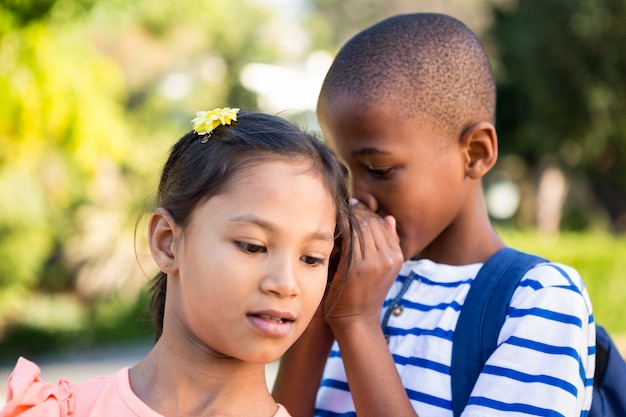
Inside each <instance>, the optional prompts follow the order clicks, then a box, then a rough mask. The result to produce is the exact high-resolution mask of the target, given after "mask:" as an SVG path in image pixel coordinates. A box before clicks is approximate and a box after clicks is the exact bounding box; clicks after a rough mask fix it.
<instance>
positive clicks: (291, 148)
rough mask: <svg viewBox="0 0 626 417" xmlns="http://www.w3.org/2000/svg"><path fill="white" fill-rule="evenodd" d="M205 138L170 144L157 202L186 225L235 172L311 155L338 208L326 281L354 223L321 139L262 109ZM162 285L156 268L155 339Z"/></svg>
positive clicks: (337, 168) (348, 250)
mask: <svg viewBox="0 0 626 417" xmlns="http://www.w3.org/2000/svg"><path fill="white" fill-rule="evenodd" d="M203 138H204V136H200V135H198V134H196V133H194V132H189V133H187V134H186V135H185V136H183V137H182V138H181V139H180V140H179V141H178V142H177V143H176V144H175V145H174V146H173V147H172V150H171V152H170V155H169V157H168V159H167V162H166V163H165V166H164V167H163V172H162V174H161V180H160V183H159V188H158V193H157V198H156V205H157V207H163V208H164V209H166V210H167V211H168V212H169V213H170V215H171V216H172V218H173V219H174V221H175V222H176V223H177V224H178V225H180V226H182V227H183V228H184V227H186V226H187V225H188V223H189V221H190V218H191V214H192V212H193V210H194V209H195V208H196V207H197V206H198V205H199V204H200V203H202V202H204V201H205V200H206V199H208V198H210V197H212V196H214V195H217V194H219V193H220V192H221V191H223V190H224V188H225V187H226V185H227V184H228V182H229V180H230V179H231V178H232V177H233V176H234V175H235V174H236V173H238V172H239V171H240V170H242V169H245V168H246V167H248V166H250V165H251V164H253V163H255V162H259V161H264V160H271V159H275V158H286V159H292V158H293V159H305V160H309V161H310V162H311V169H312V170H313V171H314V172H318V173H319V175H320V176H321V177H322V179H323V181H324V182H325V185H326V187H327V189H328V191H329V192H330V194H331V195H332V196H333V199H334V201H335V204H336V207H337V223H336V228H335V247H334V249H333V253H332V254H331V259H330V264H329V265H330V266H329V275H328V276H329V283H330V281H331V279H332V276H333V275H334V273H335V272H336V270H337V265H338V262H339V258H340V255H341V253H342V242H343V243H344V244H345V247H344V255H345V256H346V260H347V262H348V263H349V260H350V259H351V257H352V243H351V242H352V239H351V236H352V233H353V231H354V228H355V223H354V220H353V218H352V214H351V210H350V205H349V195H348V191H347V188H346V184H345V179H346V170H345V167H343V165H341V163H340V162H339V161H338V159H337V158H336V157H335V155H334V154H333V153H332V152H331V151H330V150H329V149H328V148H327V147H326V146H325V145H324V144H323V143H322V142H321V141H320V140H318V139H317V138H315V137H314V136H312V135H310V134H308V133H305V132H303V131H301V130H300V129H298V128H297V127H296V126H294V125H293V124H292V123H290V122H289V121H287V120H285V119H283V118H281V117H278V116H272V115H269V114H264V113H256V112H243V111H242V112H240V113H239V114H238V117H237V121H234V122H232V124H231V125H227V126H218V127H217V128H216V129H215V130H213V132H211V134H210V137H209V138H208V140H206V142H203ZM312 209H313V210H314V209H315V208H312ZM346 265H348V264H346ZM345 278H346V276H345V274H344V277H343V279H344V280H345ZM166 287H167V274H165V273H164V272H159V273H158V274H157V275H156V276H155V277H154V278H153V279H152V281H151V287H150V288H151V293H152V294H151V295H152V299H151V303H150V310H151V315H152V320H153V322H154V325H155V327H156V339H157V340H158V339H159V337H160V336H161V333H162V331H163V315H164V310H165V297H166Z"/></svg>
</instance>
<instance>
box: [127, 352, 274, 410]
mask: <svg viewBox="0 0 626 417" xmlns="http://www.w3.org/2000/svg"><path fill="white" fill-rule="evenodd" d="M180 347H181V346H180V345H178V346H177V347H176V349H172V348H171V346H168V343H167V342H165V341H163V340H160V341H159V342H158V343H157V344H156V345H155V346H154V348H153V349H152V350H151V351H150V353H148V355H147V356H146V357H145V358H144V359H143V360H142V361H141V362H139V363H138V364H137V365H136V366H134V367H133V368H132V369H131V370H130V385H131V388H132V390H133V392H134V393H135V395H137V397H139V398H140V399H141V400H142V401H143V402H144V403H145V404H146V405H148V406H149V407H150V408H152V409H153V410H155V411H156V412H158V413H159V414H162V415H163V416H165V417H170V416H213V415H220V416H227V415H233V416H235V415H246V416H259V417H270V416H273V415H274V413H275V412H276V409H277V406H276V403H275V402H274V400H273V399H272V397H271V395H270V393H269V390H268V388H267V383H266V380H265V365H263V364H256V363H246V362H242V361H240V360H237V359H233V358H219V357H216V356H212V355H207V354H198V352H190V351H188V350H187V351H181V350H180Z"/></svg>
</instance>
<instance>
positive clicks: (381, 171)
mask: <svg viewBox="0 0 626 417" xmlns="http://www.w3.org/2000/svg"><path fill="white" fill-rule="evenodd" d="M367 171H368V172H369V173H370V174H371V175H373V176H374V177H376V178H386V177H388V176H389V174H390V173H391V168H375V167H367Z"/></svg>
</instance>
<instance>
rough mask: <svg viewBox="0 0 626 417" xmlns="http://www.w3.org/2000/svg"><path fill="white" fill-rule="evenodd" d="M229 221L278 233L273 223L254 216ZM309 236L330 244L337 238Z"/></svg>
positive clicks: (314, 233) (237, 217) (239, 217)
mask: <svg viewBox="0 0 626 417" xmlns="http://www.w3.org/2000/svg"><path fill="white" fill-rule="evenodd" d="M228 221H229V222H231V223H241V224H253V225H255V226H258V227H260V228H261V229H265V230H267V231H269V232H275V231H276V226H274V225H273V224H272V223H270V222H268V221H266V220H263V219H261V218H259V217H257V216H254V215H252V214H244V215H241V216H235V217H231V218H230V219H228ZM309 236H310V238H311V239H313V240H324V241H329V242H333V241H334V240H335V236H334V235H333V234H332V233H324V232H312V233H310V234H309Z"/></svg>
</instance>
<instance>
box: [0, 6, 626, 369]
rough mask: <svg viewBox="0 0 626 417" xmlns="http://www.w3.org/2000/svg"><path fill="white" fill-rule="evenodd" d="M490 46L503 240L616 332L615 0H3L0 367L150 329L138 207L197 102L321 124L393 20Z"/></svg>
mask: <svg viewBox="0 0 626 417" xmlns="http://www.w3.org/2000/svg"><path fill="white" fill-rule="evenodd" d="M415 11H432V12H444V13H447V14H450V15H452V16H455V17H457V18H459V19H461V20H463V21H464V22H465V23H466V24H467V25H468V26H469V27H470V28H471V29H473V30H474V31H475V32H476V33H477V34H478V35H479V36H480V38H481V39H482V40H483V41H484V43H485V45H486V47H487V49H488V52H489V55H490V57H491V59H492V65H493V68H494V71H495V74H496V77H497V82H498V89H499V97H498V100H499V101H498V120H497V128H498V132H499V140H500V149H501V157H500V159H499V162H498V165H497V166H496V169H494V170H493V172H491V173H490V174H489V176H488V177H487V178H486V179H485V186H486V195H487V201H488V205H489V210H490V213H491V215H492V217H493V220H494V222H495V223H496V224H497V227H498V230H499V231H500V233H501V234H502V236H503V238H504V239H505V241H506V242H507V243H508V244H510V245H512V246H515V247H518V248H520V249H524V250H527V251H530V252H534V253H537V254H540V255H542V256H545V257H548V258H552V259H555V260H558V261H561V262H564V263H568V264H571V265H573V266H574V267H576V268H578V270H579V271H580V272H581V274H582V276H583V277H584V279H585V281H586V283H587V285H588V288H589V292H590V295H591V298H592V302H593V303H594V310H595V317H596V320H597V321H598V322H600V323H602V324H604V325H606V327H607V328H608V329H609V330H610V331H611V332H613V333H614V334H615V335H616V337H617V338H618V339H623V336H622V335H626V277H624V271H626V237H625V233H626V0H594V1H588V0H551V1H544V0H491V1H487V0H432V1H429V0H415V1H408V0H238V1H229V0H212V1H191V0H177V1H170V2H167V1H160V2H155V1H152V0H134V1H124V0H106V1H98V0H0V361H7V362H10V363H11V364H13V363H14V361H15V359H16V357H17V356H18V355H24V356H29V357H33V356H36V355H39V354H43V353H48V352H51V351H52V352H65V353H66V354H67V353H68V352H69V354H71V352H74V351H77V350H79V349H84V348H89V347H94V346H99V347H102V346H110V345H119V344H124V343H135V342H142V343H143V342H146V343H149V342H150V341H151V340H152V325H151V323H150V320H149V314H148V313H147V304H148V297H147V295H146V294H147V293H146V289H147V287H148V281H149V278H150V277H151V276H152V275H153V274H154V273H155V267H154V265H153V264H152V261H151V259H150V258H149V253H148V250H147V248H146V242H145V235H146V220H147V217H148V216H149V213H150V211H151V210H152V208H153V207H152V199H153V195H154V190H155V188H156V185H157V179H158V176H159V173H160V172H159V170H160V168H161V166H162V164H163V163H164V160H165V157H166V155H167V153H168V150H169V147H170V146H171V145H172V144H173V143H174V142H175V141H176V140H177V139H178V138H179V137H180V136H181V135H182V134H183V133H185V132H186V131H188V130H189V129H190V127H191V125H190V123H189V121H190V120H191V118H193V117H194V115H195V111H196V110H202V109H210V108H213V107H218V106H220V107H222V106H236V107H242V108H245V109H249V110H262V111H266V112H270V113H280V114H282V115H284V116H285V117H287V118H289V119H291V120H292V121H294V122H296V123H297V124H299V125H301V126H302V127H304V128H306V129H309V130H313V131H316V130H317V129H318V126H317V122H316V118H315V113H314V110H315V103H316V99H317V93H318V91H319V88H320V85H321V82H322V79H323V77H324V75H325V72H326V70H327V69H328V67H329V65H330V63H331V61H332V58H333V56H334V54H335V53H336V52H337V50H338V48H339V47H340V46H341V45H342V44H343V43H344V42H345V41H346V40H347V39H348V38H349V37H351V36H352V35H354V34H355V33H356V32H358V31H359V30H361V29H363V28H365V27H366V26H368V25H370V24H372V23H374V22H376V21H378V20H380V19H382V18H384V17H387V16H390V15H393V14H397V13H404V12H415Z"/></svg>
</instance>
